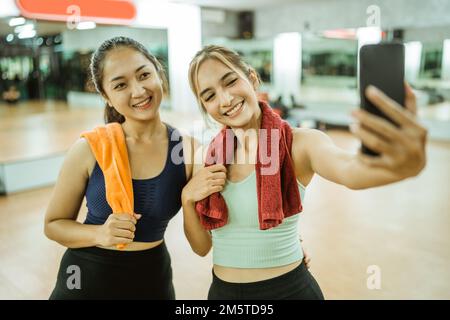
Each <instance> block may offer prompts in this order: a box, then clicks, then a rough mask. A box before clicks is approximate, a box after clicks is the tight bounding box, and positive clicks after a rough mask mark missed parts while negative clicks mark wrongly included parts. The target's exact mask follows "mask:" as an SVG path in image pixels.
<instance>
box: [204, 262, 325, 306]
mask: <svg viewBox="0 0 450 320" xmlns="http://www.w3.org/2000/svg"><path fill="white" fill-rule="evenodd" d="M323 299H324V297H323V294H322V291H321V290H320V287H319V285H318V284H317V281H316V280H315V279H314V277H313V276H312V274H311V273H310V272H309V271H308V269H307V268H306V266H305V263H304V262H302V263H301V264H300V265H299V266H298V267H297V268H295V269H294V270H291V271H289V272H287V273H285V274H283V275H281V276H278V277H275V278H272V279H268V280H263V281H257V282H250V283H232V282H226V281H223V280H221V279H219V278H218V277H217V276H216V275H215V274H214V271H213V281H212V284H211V287H210V288H209V293H208V300H323Z"/></svg>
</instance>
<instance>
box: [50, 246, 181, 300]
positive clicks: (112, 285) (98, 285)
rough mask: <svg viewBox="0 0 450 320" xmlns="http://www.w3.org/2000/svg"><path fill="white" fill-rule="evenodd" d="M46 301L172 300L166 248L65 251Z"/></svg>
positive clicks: (173, 295) (93, 248)
mask: <svg viewBox="0 0 450 320" xmlns="http://www.w3.org/2000/svg"><path fill="white" fill-rule="evenodd" d="M70 266H72V267H70ZM73 266H75V267H73ZM75 270H79V271H80V273H79V274H80V284H81V288H80V289H77V288H76V287H75V288H73V287H74V286H75V285H76V282H75V281H74V276H75V273H76V271H75ZM68 282H69V286H68ZM69 287H72V289H70V288H69ZM50 299H51V300H66V299H83V300H84V299H151V300H160V299H164V300H174V299H175V291H174V287H173V283H172V268H171V260H170V255H169V252H168V251H167V248H166V245H165V243H164V242H163V243H162V244H160V245H159V246H157V247H155V248H152V249H148V250H143V251H116V250H107V249H101V248H97V247H90V248H81V249H67V251H66V252H65V254H64V256H63V258H62V260H61V265H60V268H59V272H58V278H57V281H56V286H55V289H54V290H53V292H52V294H51V296H50Z"/></svg>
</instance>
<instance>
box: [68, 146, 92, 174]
mask: <svg viewBox="0 0 450 320" xmlns="http://www.w3.org/2000/svg"><path fill="white" fill-rule="evenodd" d="M65 162H66V163H67V164H68V165H70V166H71V167H75V168H77V169H75V171H77V172H80V171H82V172H85V173H86V174H87V176H88V177H89V176H90V174H91V172H92V170H93V169H94V166H95V163H96V159H95V156H94V154H93V152H92V150H91V147H90V146H89V143H88V142H87V140H86V139H85V138H80V139H78V140H77V141H76V142H75V143H74V144H73V145H72V146H71V147H70V149H69V151H68V152H67V155H66V159H65Z"/></svg>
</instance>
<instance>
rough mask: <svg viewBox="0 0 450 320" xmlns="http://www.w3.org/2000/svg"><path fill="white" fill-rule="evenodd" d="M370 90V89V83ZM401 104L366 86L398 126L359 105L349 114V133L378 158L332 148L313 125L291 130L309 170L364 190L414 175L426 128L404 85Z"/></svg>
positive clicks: (422, 156)
mask: <svg viewBox="0 0 450 320" xmlns="http://www.w3.org/2000/svg"><path fill="white" fill-rule="evenodd" d="M372 89H373V88H372ZM405 90H406V101H405V105H406V108H403V107H401V106H399V105H398V104H397V103H396V102H394V101H393V100H391V99H390V98H389V97H387V96H386V95H384V94H383V93H382V92H381V91H379V90H377V89H374V90H368V92H367V97H368V98H369V99H370V100H371V101H372V102H373V103H374V104H375V105H376V106H377V107H378V108H379V109H380V110H382V111H383V112H384V113H385V114H386V115H387V116H389V117H390V118H391V119H392V120H393V121H394V122H395V123H396V124H397V125H398V127H397V126H395V125H393V124H392V123H390V122H389V121H386V120H384V119H382V118H379V117H376V116H374V115H372V114H370V113H368V112H366V111H364V110H357V111H355V112H354V113H353V115H354V117H355V118H356V119H357V120H358V121H359V124H358V125H357V126H356V127H354V128H353V130H352V131H353V133H354V135H355V136H356V137H358V138H359V139H360V140H361V141H362V142H363V143H364V144H365V145H367V146H368V147H369V148H371V149H372V150H374V151H377V152H379V153H380V154H381V155H380V156H379V157H370V156H367V155H363V154H361V153H359V154H354V153H351V152H348V151H345V150H343V149H341V148H339V147H337V146H336V145H335V144H334V143H333V142H332V140H331V139H330V138H329V137H328V136H327V135H326V134H324V133H322V132H320V131H318V130H305V129H296V130H295V133H294V134H297V135H302V138H300V139H295V140H296V141H299V142H301V141H302V140H303V141H304V142H303V143H304V146H305V147H306V153H307V157H308V159H309V163H310V167H311V169H312V170H313V172H315V173H317V174H319V175H320V176H322V177H324V178H325V179H328V180H330V181H333V182H335V183H338V184H341V185H345V186H347V187H348V188H350V189H364V188H370V187H376V186H381V185H385V184H388V183H392V182H396V181H400V180H403V179H406V178H408V177H413V176H416V175H417V174H419V173H420V171H421V170H422V169H423V168H424V167H425V163H426V154H425V144H426V137H427V130H426V129H425V128H424V127H422V126H421V125H420V124H419V123H418V122H417V119H416V117H415V115H416V102H415V96H414V94H413V92H412V90H411V89H410V88H409V86H408V85H406V88H405Z"/></svg>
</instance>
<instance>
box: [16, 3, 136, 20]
mask: <svg viewBox="0 0 450 320" xmlns="http://www.w3.org/2000/svg"><path fill="white" fill-rule="evenodd" d="M16 3H17V6H18V7H19V9H20V12H21V13H22V15H23V16H24V17H26V18H30V19H39V20H56V21H68V20H69V19H73V18H74V17H75V18H77V17H78V18H79V19H80V20H81V21H94V22H99V23H111V24H128V23H130V22H131V21H132V20H133V19H134V17H135V16H136V7H135V6H134V4H133V2H132V0H16Z"/></svg>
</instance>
